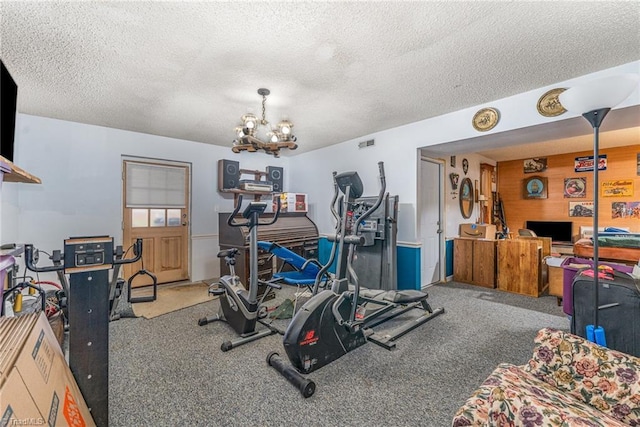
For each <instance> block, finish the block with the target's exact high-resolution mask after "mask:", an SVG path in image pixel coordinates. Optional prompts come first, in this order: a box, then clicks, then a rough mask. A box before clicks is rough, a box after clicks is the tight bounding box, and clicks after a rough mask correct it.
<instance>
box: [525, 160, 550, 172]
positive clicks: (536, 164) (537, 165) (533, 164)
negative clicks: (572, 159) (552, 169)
mask: <svg viewBox="0 0 640 427" xmlns="http://www.w3.org/2000/svg"><path fill="white" fill-rule="evenodd" d="M544 170H547V158H546V157H538V158H534V159H526V160H525V161H524V173H536V172H542V171H544Z"/></svg>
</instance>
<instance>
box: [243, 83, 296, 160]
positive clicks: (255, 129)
mask: <svg viewBox="0 0 640 427" xmlns="http://www.w3.org/2000/svg"><path fill="white" fill-rule="evenodd" d="M270 93H271V92H270V91H269V89H264V88H260V89H258V95H261V96H262V119H261V120H260V119H258V118H257V117H256V116H255V115H254V114H251V113H247V114H245V115H243V116H242V118H241V120H242V124H241V125H239V126H237V127H236V139H234V140H233V147H232V148H231V150H232V151H233V152H234V153H239V152H241V151H249V152H252V153H254V152H256V151H258V150H264V152H265V153H267V154H271V155H273V156H274V157H279V156H280V149H282V148H288V149H290V150H295V149H296V148H298V145H297V144H296V140H297V139H296V137H295V136H294V135H293V134H292V133H291V129H292V128H293V123H291V122H290V121H289V120H282V121H281V122H280V123H278V125H277V126H276V127H275V129H274V128H272V127H271V124H270V123H269V122H268V121H267V119H266V118H265V104H266V102H267V95H269V94H270ZM259 134H262V136H259Z"/></svg>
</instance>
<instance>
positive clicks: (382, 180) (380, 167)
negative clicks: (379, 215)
mask: <svg viewBox="0 0 640 427" xmlns="http://www.w3.org/2000/svg"><path fill="white" fill-rule="evenodd" d="M378 170H379V171H380V193H379V194H378V199H377V200H376V203H375V204H374V205H373V206H371V207H370V208H369V209H368V210H367V211H366V212H365V213H363V214H362V215H361V216H360V218H358V224H356V227H355V230H354V233H353V234H357V233H358V230H360V225H361V224H362V222H363V221H364V220H365V219H367V218H369V216H370V215H371V214H372V213H373V212H375V210H376V209H378V207H379V206H380V204H381V203H382V199H384V193H385V191H387V179H386V178H385V176H384V162H378Z"/></svg>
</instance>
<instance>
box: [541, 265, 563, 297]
mask: <svg viewBox="0 0 640 427" xmlns="http://www.w3.org/2000/svg"><path fill="white" fill-rule="evenodd" d="M564 259H565V258H564V257H549V258H547V259H546V260H545V262H546V264H547V266H548V268H549V275H548V278H549V295H553V296H556V297H560V298H562V285H563V283H564V281H563V275H564V269H563V268H562V262H563V261H564Z"/></svg>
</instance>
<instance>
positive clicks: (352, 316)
mask: <svg viewBox="0 0 640 427" xmlns="http://www.w3.org/2000/svg"><path fill="white" fill-rule="evenodd" d="M378 168H379V171H380V184H381V189H380V193H379V195H378V198H377V200H376V202H375V203H374V205H373V206H371V207H370V208H369V209H367V210H366V211H365V212H364V213H363V214H362V215H360V216H359V217H357V218H356V217H354V216H353V215H352V214H350V210H349V205H350V203H352V202H353V200H355V199H357V198H359V197H361V195H362V192H363V186H362V181H361V180H360V177H359V176H358V174H357V173H356V172H346V173H342V174H335V173H334V187H335V191H336V194H335V195H334V197H333V200H332V206H331V211H332V213H333V215H334V217H335V218H336V220H337V223H338V224H337V225H336V233H335V235H334V236H330V237H329V240H330V241H332V242H333V243H334V247H333V248H332V251H331V252H332V255H331V258H330V259H329V261H328V263H327V264H326V265H325V268H323V269H322V270H321V272H320V274H322V273H323V272H324V271H326V270H327V269H328V268H329V266H330V265H331V264H332V263H333V257H334V256H335V254H336V252H337V253H338V256H339V258H338V263H337V269H336V276H335V278H334V280H333V282H332V285H331V289H330V290H324V291H322V292H318V293H317V294H316V295H314V296H313V297H312V298H311V299H310V300H309V301H307V302H306V303H305V304H304V305H303V306H302V308H301V309H300V310H299V311H298V312H297V313H296V314H295V316H294V317H293V319H292V321H291V323H290V324H289V327H288V328H287V330H286V331H285V334H284V338H283V344H284V348H285V351H286V353H287V356H288V357H289V360H290V361H291V363H292V365H293V366H294V367H295V368H296V369H297V370H298V371H299V372H301V373H304V374H307V373H310V372H313V371H315V370H317V369H319V368H321V367H322V366H325V365H327V364H329V363H331V362H333V361H334V360H336V359H338V358H340V357H342V356H344V355H345V354H347V353H348V352H350V351H352V350H355V349H356V348H358V347H360V346H362V345H364V344H365V343H366V342H367V341H371V342H373V343H375V344H378V345H380V346H381V347H383V348H385V349H387V350H392V349H394V348H395V340H396V339H398V338H400V337H402V336H403V335H405V334H407V333H408V332H410V331H412V330H413V329H415V328H417V327H419V326H421V325H423V324H425V323H426V322H428V321H429V320H431V319H433V318H434V317H436V316H438V315H440V314H442V313H444V308H438V309H436V310H433V309H432V308H431V307H430V305H429V303H428V302H427V297H428V294H427V293H426V292H422V291H417V290H403V291H395V290H390V291H384V290H368V289H362V288H361V287H360V284H359V282H358V277H357V274H356V273H355V270H354V269H353V266H352V263H353V259H354V255H355V253H356V250H357V247H358V246H359V245H362V244H363V243H364V237H363V236H362V235H361V233H360V229H361V228H362V227H366V226H367V219H368V218H369V216H370V215H371V213H372V212H374V211H375V210H376V209H377V208H378V207H379V206H380V203H382V200H383V198H384V195H385V190H386V180H385V175H384V164H383V163H382V162H379V163H378ZM339 192H341V193H342V195H340V197H338V194H339ZM338 199H339V212H338V211H336V209H335V208H334V205H335V202H336V200H338ZM345 246H346V247H345ZM315 289H316V290H318V286H317V283H316V286H315ZM369 306H373V307H374V308H373V309H370V308H369ZM413 309H418V310H420V311H421V314H420V315H419V316H418V317H417V318H415V317H412V318H411V319H409V320H407V321H405V322H403V323H401V324H400V325H399V326H397V327H396V328H394V329H393V330H391V331H385V332H383V333H380V334H377V333H376V332H375V331H374V330H373V329H372V328H373V327H375V326H377V325H380V324H382V323H384V322H387V321H389V320H391V319H394V318H397V317H398V316H400V315H402V314H404V313H407V312H408V311H410V310H413ZM278 370H279V371H280V372H281V373H282V370H280V369H278Z"/></svg>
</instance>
